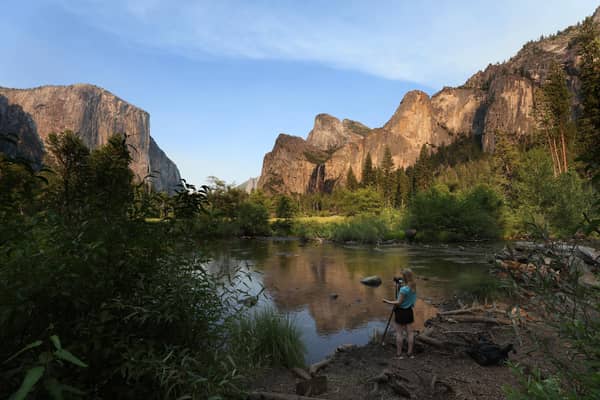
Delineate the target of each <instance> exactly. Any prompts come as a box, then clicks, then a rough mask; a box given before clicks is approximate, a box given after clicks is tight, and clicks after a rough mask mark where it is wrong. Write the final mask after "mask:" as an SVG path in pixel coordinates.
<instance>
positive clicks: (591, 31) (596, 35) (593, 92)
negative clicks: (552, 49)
mask: <svg viewBox="0 0 600 400" xmlns="http://www.w3.org/2000/svg"><path fill="white" fill-rule="evenodd" d="M577 42H578V43H579V45H580V49H579V55H580V56H581V67H580V75H579V78H580V80H581V108H582V109H581V110H580V111H581V115H580V118H579V120H578V121H577V125H578V131H579V132H578V133H579V135H578V139H579V143H578V144H579V146H578V147H579V152H578V153H579V157H580V159H581V160H582V161H583V162H584V163H585V169H586V172H587V174H588V176H590V177H591V176H600V174H599V172H600V32H599V29H598V26H597V24H595V23H594V21H593V20H592V18H587V19H586V20H585V21H584V23H583V25H582V27H581V31H580V34H579V36H578V37H577ZM594 184H595V185H596V188H600V179H596V180H595V182H594Z"/></svg>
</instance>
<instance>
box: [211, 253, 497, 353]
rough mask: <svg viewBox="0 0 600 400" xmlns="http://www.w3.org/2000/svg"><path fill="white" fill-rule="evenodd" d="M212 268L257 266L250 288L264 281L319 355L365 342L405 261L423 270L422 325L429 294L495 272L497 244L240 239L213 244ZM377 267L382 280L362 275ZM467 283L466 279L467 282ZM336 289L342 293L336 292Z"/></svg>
mask: <svg viewBox="0 0 600 400" xmlns="http://www.w3.org/2000/svg"><path fill="white" fill-rule="evenodd" d="M212 250H213V257H214V258H213V262H212V264H211V268H213V269H222V268H231V267H232V265H239V264H240V263H243V264H244V265H247V266H248V268H249V269H250V270H251V271H252V275H251V277H252V282H251V285H250V286H251V288H252V290H255V291H258V290H260V289H259V288H260V284H261V283H262V285H264V287H265V293H266V295H267V298H266V300H265V301H263V302H262V303H261V304H262V305H263V306H264V305H274V306H275V307H276V308H277V309H278V310H280V311H282V312H286V313H289V314H291V315H292V316H293V317H295V318H296V322H297V324H298V325H299V326H300V328H301V329H302V333H303V338H304V341H305V342H306V343H307V347H308V349H309V354H308V360H307V361H309V362H313V361H316V360H318V359H321V358H322V357H323V356H325V355H326V354H328V353H330V352H331V351H333V350H334V349H335V347H336V346H338V345H340V344H344V343H354V344H363V343H366V342H367V341H368V339H369V335H370V334H372V332H373V330H374V329H376V328H381V327H382V326H384V325H385V323H386V322H387V319H388V317H389V315H390V306H389V305H385V304H383V303H382V302H381V299H382V298H383V297H387V298H392V297H393V293H394V283H393V280H392V278H393V277H394V276H399V275H400V272H401V271H402V269H404V268H406V267H411V268H412V269H413V270H414V271H415V274H416V276H417V279H418V280H417V285H418V287H417V293H418V296H419V300H418V302H417V304H416V306H415V319H416V321H415V322H416V329H422V326H423V323H424V322H425V321H426V320H427V319H428V318H431V317H432V316H434V315H435V312H436V310H435V308H434V307H433V306H432V305H431V304H429V302H428V301H429V300H431V299H434V300H435V299H441V298H447V297H449V296H451V295H452V294H453V292H454V291H455V290H456V289H457V288H458V287H464V282H469V283H470V284H473V285H477V284H479V283H480V282H482V281H485V280H486V279H489V275H488V273H487V271H488V264H487V263H486V260H487V258H488V257H489V254H491V253H492V252H493V248H485V247H477V248H468V249H464V250H463V249H454V248H445V247H437V248H436V247H430V248H427V247H414V246H398V247H389V248H376V249H373V248H366V247H344V246H335V245H330V244H325V245H310V244H309V245H301V244H300V243H299V242H297V241H285V242H274V241H240V242H235V243H224V244H221V245H220V246H215V248H213V249H212ZM368 275H379V276H380V277H381V278H382V280H383V284H382V285H381V286H380V287H378V288H372V287H368V286H364V285H362V284H361V283H360V279H361V278H363V277H365V276H368ZM461 285H462V286H461ZM333 295H337V296H333Z"/></svg>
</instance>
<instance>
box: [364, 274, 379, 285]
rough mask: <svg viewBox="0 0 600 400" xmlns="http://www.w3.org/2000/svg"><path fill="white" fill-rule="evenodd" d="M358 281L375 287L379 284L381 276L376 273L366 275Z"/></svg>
mask: <svg viewBox="0 0 600 400" xmlns="http://www.w3.org/2000/svg"><path fill="white" fill-rule="evenodd" d="M360 283H362V284H363V285H367V286H374V287H377V286H379V285H381V278H380V277H378V276H377V275H373V276H367V277H365V278H363V279H361V280H360Z"/></svg>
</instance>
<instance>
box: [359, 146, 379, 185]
mask: <svg viewBox="0 0 600 400" xmlns="http://www.w3.org/2000/svg"><path fill="white" fill-rule="evenodd" d="M376 183H377V178H376V173H375V169H374V167H373V160H372V159H371V153H370V152H369V153H367V157H366V158H365V162H364V164H363V170H362V181H361V182H360V184H361V186H362V187H373V186H375V184H376Z"/></svg>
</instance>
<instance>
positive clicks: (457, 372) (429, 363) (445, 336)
mask: <svg viewBox="0 0 600 400" xmlns="http://www.w3.org/2000/svg"><path fill="white" fill-rule="evenodd" d="M505 307H506V306H505ZM481 310H482V311H479V310H478V309H474V310H473V309H471V307H469V309H468V310H467V309H463V310H461V311H459V312H456V314H453V313H452V312H450V313H444V312H441V313H440V314H439V315H438V316H437V317H436V318H432V319H430V320H429V321H428V324H427V325H428V327H427V328H426V330H425V331H422V332H420V335H419V336H418V338H417V340H416V349H415V350H416V357H415V358H414V359H408V358H405V359H402V360H399V359H395V358H394V356H395V351H396V350H395V344H394V342H395V341H394V336H393V334H388V336H387V337H386V340H385V346H382V345H381V344H380V340H379V338H377V339H376V340H375V339H374V340H372V341H371V343H369V344H367V345H365V346H341V347H340V348H338V350H337V351H336V352H335V353H334V354H332V355H331V356H330V357H328V358H326V360H327V361H326V362H324V363H317V364H316V366H317V367H318V366H319V365H322V364H325V365H324V366H323V367H322V368H321V369H320V370H319V371H318V373H317V374H315V375H317V376H324V377H326V378H325V380H326V381H327V388H326V389H327V390H326V391H325V392H323V393H318V394H313V395H311V397H313V398H320V399H332V400H337V399H339V400H342V399H398V398H418V399H441V398H443V399H490V400H491V399H501V398H504V391H503V386H504V385H507V386H512V387H514V386H516V385H517V384H518V380H517V378H516V376H515V375H514V374H513V373H512V372H511V369H510V368H509V367H508V366H507V365H505V364H502V365H497V366H486V367H484V366H480V365H479V364H477V363H476V362H475V361H474V359H472V358H471V357H470V356H469V355H467V353H466V352H465V349H467V348H469V343H472V342H474V341H477V339H478V337H479V336H486V337H487V338H488V339H489V340H491V341H493V342H494V343H497V344H501V345H505V344H509V343H510V344H513V345H514V346H515V348H516V351H517V352H516V354H513V353H509V355H508V357H509V360H510V361H511V362H513V363H519V365H521V366H523V367H525V368H528V369H529V370H534V369H536V368H539V369H541V371H542V373H546V372H548V371H547V368H548V366H547V365H545V364H546V363H545V358H546V357H545V355H544V353H543V352H542V351H540V350H539V348H538V346H537V345H536V343H535V342H534V341H533V340H532V339H531V335H530V334H531V333H533V332H538V333H539V332H541V325H539V322H537V321H536V318H535V317H534V316H533V315H532V314H530V313H529V312H528V311H524V310H520V311H519V314H518V315H516V314H514V312H515V311H514V310H512V312H513V315H512V320H511V319H509V317H510V313H511V310H508V314H505V315H502V313H503V311H500V307H498V308H496V309H495V310H494V309H492V308H485V307H482V308H481ZM461 317H462V318H461ZM469 317H471V318H469ZM477 319H479V320H477ZM492 321H496V322H492ZM511 321H514V323H513V322H511ZM546 337H547V338H549V339H552V335H551V334H547V335H546ZM312 369H313V370H314V369H315V365H313V367H312ZM302 381H303V379H302V378H300V377H298V375H297V374H296V373H294V372H292V371H290V370H284V369H278V370H268V371H264V372H263V373H262V374H261V375H260V376H258V377H257V378H256V379H255V380H254V381H253V382H252V384H251V385H250V387H251V391H252V392H267V393H276V394H279V395H284V397H280V398H281V399H285V398H289V399H293V398H294V397H285V395H295V394H296V386H297V385H298V383H300V382H302ZM257 398H260V397H257ZM263 398H269V397H263ZM270 398H273V399H275V398H277V397H276V396H275V397H270Z"/></svg>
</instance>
